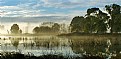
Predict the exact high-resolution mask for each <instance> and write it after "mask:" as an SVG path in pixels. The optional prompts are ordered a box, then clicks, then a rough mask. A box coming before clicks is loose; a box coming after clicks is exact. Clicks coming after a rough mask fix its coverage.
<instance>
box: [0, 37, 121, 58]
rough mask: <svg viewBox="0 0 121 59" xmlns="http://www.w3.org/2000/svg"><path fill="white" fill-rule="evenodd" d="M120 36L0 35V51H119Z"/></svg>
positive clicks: (37, 53) (68, 52) (70, 53)
mask: <svg viewBox="0 0 121 59" xmlns="http://www.w3.org/2000/svg"><path fill="white" fill-rule="evenodd" d="M120 42H121V40H120V37H118V38H116V37H112V38H109V37H103V38H102V37H89V38H86V37H68V38H67V37H56V36H39V37H37V36H33V37H32V36H28V37H27V36H25V37H23V36H16V37H14V36H6V37H5V36H1V37H0V51H9V52H10V51H20V52H21V53H25V54H26V53H28V52H31V53H33V54H34V55H37V56H39V55H43V54H62V55H66V56H67V55H80V56H81V54H83V53H86V54H93V55H96V54H98V53H119V52H120V51H121V43H120Z"/></svg>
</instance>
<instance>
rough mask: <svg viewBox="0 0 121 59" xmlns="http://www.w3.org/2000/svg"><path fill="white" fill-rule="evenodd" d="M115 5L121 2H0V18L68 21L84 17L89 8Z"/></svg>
mask: <svg viewBox="0 0 121 59" xmlns="http://www.w3.org/2000/svg"><path fill="white" fill-rule="evenodd" d="M113 3H115V4H118V5H121V0H0V16H1V17H47V18H48V19H51V18H52V17H55V16H57V17H58V18H59V17H60V19H61V18H62V19H65V20H66V19H70V18H73V17H74V16H84V15H85V14H86V10H87V9H88V8H92V7H99V8H100V9H101V10H104V6H105V5H110V4H113ZM49 17H50V18H49ZM64 17H65V18H64ZM60 19H59V20H60Z"/></svg>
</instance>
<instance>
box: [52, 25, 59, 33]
mask: <svg viewBox="0 0 121 59" xmlns="http://www.w3.org/2000/svg"><path fill="white" fill-rule="evenodd" d="M52 31H53V32H59V31H60V25H59V24H58V23H54V25H53V26H52Z"/></svg>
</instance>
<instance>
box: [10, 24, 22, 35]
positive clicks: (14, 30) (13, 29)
mask: <svg viewBox="0 0 121 59" xmlns="http://www.w3.org/2000/svg"><path fill="white" fill-rule="evenodd" d="M10 31H11V33H12V34H20V33H22V30H20V28H19V26H18V25H17V24H13V25H12V26H11V29H10Z"/></svg>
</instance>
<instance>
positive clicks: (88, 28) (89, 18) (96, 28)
mask: <svg viewBox="0 0 121 59" xmlns="http://www.w3.org/2000/svg"><path fill="white" fill-rule="evenodd" d="M105 10H106V11H107V13H104V12H102V11H101V10H100V9H99V8H89V9H87V14H86V15H85V16H76V17H74V18H73V19H72V21H71V24H70V27H71V32H82V33H106V31H108V30H110V33H119V32H121V13H120V10H121V9H120V6H119V5H117V4H112V5H106V6H105Z"/></svg>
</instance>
